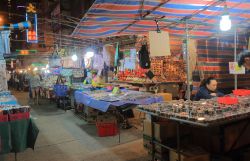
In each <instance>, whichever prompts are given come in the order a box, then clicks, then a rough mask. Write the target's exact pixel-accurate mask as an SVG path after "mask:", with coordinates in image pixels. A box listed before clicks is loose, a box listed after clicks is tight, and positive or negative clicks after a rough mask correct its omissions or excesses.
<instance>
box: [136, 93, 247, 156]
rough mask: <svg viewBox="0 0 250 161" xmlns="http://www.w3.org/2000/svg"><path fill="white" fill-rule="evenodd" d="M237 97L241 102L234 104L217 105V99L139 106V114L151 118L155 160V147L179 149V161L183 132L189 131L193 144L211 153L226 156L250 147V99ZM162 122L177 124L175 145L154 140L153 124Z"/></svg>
mask: <svg viewBox="0 0 250 161" xmlns="http://www.w3.org/2000/svg"><path fill="white" fill-rule="evenodd" d="M237 98H238V99H239V103H238V104H233V105H228V104H221V103H217V100H216V99H213V100H202V101H198V102H184V101H172V102H168V103H158V104H152V105H143V106H139V107H138V110H139V111H141V112H144V113H146V114H148V115H150V116H151V117H150V118H151V120H150V121H151V127H152V133H151V136H152V137H151V142H152V160H153V159H155V146H156V145H158V146H161V147H163V148H166V149H168V150H173V149H176V151H177V152H178V154H179V156H178V157H179V159H180V154H181V152H180V148H181V137H182V136H181V131H182V130H183V129H185V130H184V131H189V136H190V139H191V138H192V139H193V140H192V143H195V145H199V146H201V147H203V148H204V149H206V150H207V151H208V152H210V153H211V154H225V153H229V152H232V151H236V150H238V149H240V148H242V147H245V146H249V145H250V139H249V137H248V136H249V134H250V105H249V102H250V97H237ZM159 119H161V120H162V119H164V120H166V121H170V122H173V123H175V124H176V142H175V146H173V145H172V146H171V145H168V144H167V143H166V144H161V143H159V142H157V141H156V140H155V138H154V134H155V132H154V129H155V128H154V122H156V121H157V120H159ZM181 127H182V128H181ZM183 127H184V128H183ZM187 129H188V130H187Z"/></svg>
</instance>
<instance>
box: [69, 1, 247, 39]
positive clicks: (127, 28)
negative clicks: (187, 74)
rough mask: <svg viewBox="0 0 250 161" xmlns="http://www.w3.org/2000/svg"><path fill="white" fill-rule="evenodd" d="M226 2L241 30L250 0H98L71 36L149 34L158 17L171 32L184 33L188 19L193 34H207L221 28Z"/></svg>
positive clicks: (160, 25)
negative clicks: (221, 18)
mask: <svg viewBox="0 0 250 161" xmlns="http://www.w3.org/2000/svg"><path fill="white" fill-rule="evenodd" d="M225 5H227V9H228V12H229V14H230V17H231V20H232V25H233V26H235V24H237V26H238V28H240V29H242V30H244V29H247V28H248V27H249V26H250V0H226V1H225V0H96V1H95V2H94V4H93V5H92V7H91V8H90V9H89V10H88V12H87V13H86V14H85V16H84V17H83V18H82V19H81V21H80V22H79V24H78V26H77V27H76V28H75V30H74V32H73V33H72V36H74V37H77V38H82V39H86V38H102V37H109V36H121V35H137V34H146V33H148V31H155V30H156V22H155V20H158V24H159V27H160V29H161V30H163V31H169V33H170V34H171V35H174V36H183V35H185V28H186V24H185V22H187V24H188V28H189V29H190V31H189V34H190V35H191V36H192V37H194V38H207V37H210V36H212V35H215V34H220V33H221V32H222V31H220V30H219V25H218V24H219V20H220V16H221V15H222V13H224V11H225V10H224V7H225ZM231 33H233V32H231ZM223 34H224V33H223Z"/></svg>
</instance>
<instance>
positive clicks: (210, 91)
mask: <svg viewBox="0 0 250 161" xmlns="http://www.w3.org/2000/svg"><path fill="white" fill-rule="evenodd" d="M223 95H224V94H223V93H220V92H218V91H217V81H216V79H215V78H213V77H209V78H207V79H205V80H203V81H202V83H201V85H200V89H199V91H198V92H197V94H196V95H195V98H194V100H195V101H199V100H200V99H211V98H213V97H221V96H223Z"/></svg>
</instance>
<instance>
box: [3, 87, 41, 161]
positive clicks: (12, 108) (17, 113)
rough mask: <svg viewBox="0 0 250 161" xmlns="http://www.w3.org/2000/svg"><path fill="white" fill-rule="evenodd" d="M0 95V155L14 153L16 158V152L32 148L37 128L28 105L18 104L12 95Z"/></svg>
mask: <svg viewBox="0 0 250 161" xmlns="http://www.w3.org/2000/svg"><path fill="white" fill-rule="evenodd" d="M0 93H3V92H0ZM0 95H1V96H0V101H1V102H0V155H3V154H8V153H15V159H16V160H17V153H19V152H23V151H24V150H26V149H27V148H32V149H34V146H35V142H36V138H37V136H38V133H39V130H38V128H37V126H36V124H35V123H34V121H33V120H32V119H31V118H30V107H29V106H20V105H19V104H18V102H17V100H16V98H15V97H14V96H13V95H10V94H7V95H6V94H4V95H2V94H0Z"/></svg>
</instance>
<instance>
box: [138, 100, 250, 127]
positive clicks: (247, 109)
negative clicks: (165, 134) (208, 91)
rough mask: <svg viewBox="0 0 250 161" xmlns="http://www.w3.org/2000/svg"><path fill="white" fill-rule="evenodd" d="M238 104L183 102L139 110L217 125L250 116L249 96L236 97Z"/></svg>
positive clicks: (147, 106) (144, 107) (213, 101)
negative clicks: (220, 122)
mask: <svg viewBox="0 0 250 161" xmlns="http://www.w3.org/2000/svg"><path fill="white" fill-rule="evenodd" d="M237 99H238V104H232V105H228V104H221V103H218V100H216V99H211V100H200V101H195V102H188V101H183V100H178V101H170V102H164V103H156V104H151V105H141V106H139V109H141V110H144V111H148V112H151V113H154V114H156V115H159V116H162V117H165V118H170V119H171V118H172V119H173V118H179V119H184V120H189V121H194V122H202V123H211V124H213V123H219V121H227V120H231V119H234V118H237V117H244V116H248V115H249V114H250V96H244V97H237Z"/></svg>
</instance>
